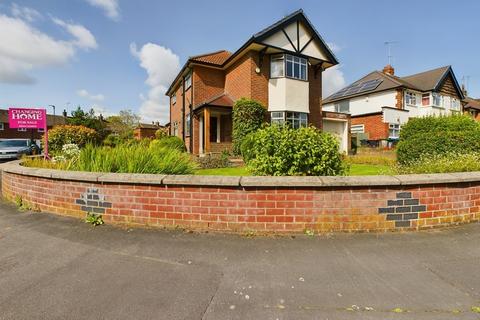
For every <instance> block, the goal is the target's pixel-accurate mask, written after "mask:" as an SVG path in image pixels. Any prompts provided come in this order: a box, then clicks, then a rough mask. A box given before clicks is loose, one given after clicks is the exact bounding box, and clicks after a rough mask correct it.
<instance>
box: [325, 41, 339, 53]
mask: <svg viewBox="0 0 480 320" xmlns="http://www.w3.org/2000/svg"><path fill="white" fill-rule="evenodd" d="M327 46H328V47H329V48H330V50H332V51H333V53H337V52H339V51H340V50H342V47H340V46H339V45H338V44H336V43H334V42H328V43H327Z"/></svg>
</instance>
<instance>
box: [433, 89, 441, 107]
mask: <svg viewBox="0 0 480 320" xmlns="http://www.w3.org/2000/svg"><path fill="white" fill-rule="evenodd" d="M432 98H433V99H432V100H433V101H432V102H433V105H434V106H437V107H440V105H441V96H440V94H438V93H437V92H434V93H432Z"/></svg>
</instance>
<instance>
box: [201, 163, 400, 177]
mask: <svg viewBox="0 0 480 320" xmlns="http://www.w3.org/2000/svg"><path fill="white" fill-rule="evenodd" d="M391 173H392V169H391V168H390V167H389V166H386V165H379V164H375V165H374V164H355V163H353V164H351V167H350V175H351V176H367V175H383V174H391ZM195 174H197V175H203V176H207V175H211V176H248V175H250V174H249V173H248V171H247V169H246V168H245V167H229V168H219V169H198V170H196V171H195Z"/></svg>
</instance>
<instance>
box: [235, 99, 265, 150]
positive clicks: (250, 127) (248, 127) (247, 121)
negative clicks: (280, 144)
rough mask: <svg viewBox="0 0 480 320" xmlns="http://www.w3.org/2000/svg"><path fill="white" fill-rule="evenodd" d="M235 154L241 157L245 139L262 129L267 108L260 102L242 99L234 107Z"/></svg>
mask: <svg viewBox="0 0 480 320" xmlns="http://www.w3.org/2000/svg"><path fill="white" fill-rule="evenodd" d="M232 119H233V125H232V126H233V130H232V142H233V153H234V154H236V155H239V154H240V152H241V146H242V142H243V139H244V138H245V137H246V136H247V135H248V134H249V133H251V132H254V131H256V130H258V129H260V128H261V126H262V124H263V122H264V120H265V107H264V106H262V105H261V104H260V103H259V102H257V101H254V100H249V99H245V98H242V99H240V100H238V101H237V102H235V105H234V106H233V113H232Z"/></svg>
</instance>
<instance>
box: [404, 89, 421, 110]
mask: <svg viewBox="0 0 480 320" xmlns="http://www.w3.org/2000/svg"><path fill="white" fill-rule="evenodd" d="M412 101H413V103H412ZM405 104H406V105H407V106H412V107H416V106H418V104H417V94H416V93H415V92H412V91H407V92H405Z"/></svg>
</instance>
